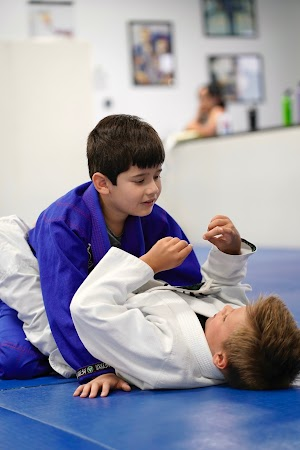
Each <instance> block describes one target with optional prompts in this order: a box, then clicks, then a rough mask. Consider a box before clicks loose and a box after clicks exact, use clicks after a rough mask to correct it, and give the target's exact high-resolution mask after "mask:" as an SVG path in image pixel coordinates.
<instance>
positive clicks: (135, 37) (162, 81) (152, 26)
mask: <svg viewBox="0 0 300 450" xmlns="http://www.w3.org/2000/svg"><path fill="white" fill-rule="evenodd" d="M129 35H130V50H131V63H132V81H133V84H134V85H136V86H153V85H155V86H170V85H173V84H174V81H175V60H174V49H173V30H172V24H171V23H170V22H157V21H155V22H149V21H147V22H142V21H134V22H129Z"/></svg>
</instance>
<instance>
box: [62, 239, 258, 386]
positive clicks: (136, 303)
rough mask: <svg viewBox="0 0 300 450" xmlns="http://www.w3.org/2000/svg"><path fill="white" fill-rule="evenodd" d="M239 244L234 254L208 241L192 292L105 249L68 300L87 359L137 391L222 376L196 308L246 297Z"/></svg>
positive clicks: (215, 307)
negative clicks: (98, 362)
mask: <svg viewBox="0 0 300 450" xmlns="http://www.w3.org/2000/svg"><path fill="white" fill-rule="evenodd" d="M242 246H243V249H242V254H241V255H228V254H225V253H222V252H220V251H219V250H218V249H217V248H215V247H213V249H212V250H211V252H210V254H209V256H208V259H207V261H206V262H205V264H204V265H203V266H202V273H203V276H204V279H205V283H204V285H203V286H202V287H201V288H200V289H199V290H198V291H197V294H196V295H197V298H196V297H193V296H190V295H189V294H188V293H184V292H189V291H187V290H186V289H177V288H174V287H171V286H164V284H163V283H159V282H157V281H155V280H153V275H154V274H153V271H152V269H151V268H150V267H149V266H148V265H147V264H146V263H144V262H143V261H142V260H140V259H139V258H136V257H134V256H132V255H130V254H128V253H125V252H124V251H122V250H120V249H118V248H111V249H110V250H109V251H108V253H107V254H106V255H105V256H104V258H103V259H102V260H101V261H100V262H99V263H98V264H97V266H96V267H95V269H94V270H93V271H92V273H91V274H90V275H89V276H88V278H87V279H86V280H85V281H84V282H83V284H82V285H81V286H80V288H79V289H78V290H77V292H76V294H75V296H74V297H73V300H72V302H71V314H72V318H73V321H74V324H75V328H76V330H77V332H78V335H79V337H80V339H81V340H82V342H83V343H84V345H85V347H86V348H87V350H88V351H89V352H90V353H91V354H92V355H93V356H94V357H96V358H99V359H101V360H103V361H105V362H106V363H107V364H109V365H111V366H112V367H114V368H115V369H116V373H117V374H118V375H120V376H121V377H122V378H124V379H125V380H127V381H128V382H129V383H132V384H134V385H136V386H137V387H139V388H140V389H166V388H169V389H170V388H176V389H180V388H182V389H184V388H196V387H204V386H211V385H215V384H219V383H222V382H224V377H223V375H222V373H221V371H220V370H219V369H217V368H216V367H215V365H214V364H213V360H212V354H211V352H210V349H209V346H208V343H207V340H206V338H205V334H204V331H203V329H202V326H201V324H200V322H199V320H198V318H197V316H196V314H195V312H197V313H198V314H201V315H203V316H206V317H211V316H213V315H214V314H216V313H217V312H218V311H220V310H221V309H223V307H224V306H225V305H226V304H230V305H232V306H233V307H240V306H245V305H247V304H248V303H249V302H248V299H247V297H246V293H245V292H246V291H247V290H249V289H250V286H249V285H246V284H241V280H242V279H243V278H244V276H245V273H246V262H247V259H248V257H249V255H250V254H251V253H252V251H251V249H250V247H248V245H246V244H242ZM133 292H134V293H133ZM193 293H194V295H195V291H193Z"/></svg>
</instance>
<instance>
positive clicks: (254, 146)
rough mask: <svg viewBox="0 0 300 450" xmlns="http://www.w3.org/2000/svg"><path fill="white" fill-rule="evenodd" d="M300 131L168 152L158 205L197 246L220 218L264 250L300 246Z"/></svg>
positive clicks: (192, 144)
mask: <svg viewBox="0 0 300 450" xmlns="http://www.w3.org/2000/svg"><path fill="white" fill-rule="evenodd" d="M299 196H300V127H299V126H293V127H288V128H273V129H267V130H262V131H258V132H252V133H241V134H237V135H229V136H224V137H217V138H209V139H190V140H186V141H181V142H178V143H177V144H175V145H174V146H173V148H170V149H168V151H167V156H166V162H165V166H164V171H163V192H162V194H161V197H160V199H159V201H158V204H160V205H161V206H162V207H164V208H166V209H167V211H168V212H169V213H170V214H171V215H172V216H173V217H174V218H175V219H176V220H177V221H178V222H179V223H180V225H181V226H182V228H183V229H184V231H185V232H186V233H187V235H188V237H189V238H190V240H191V242H192V243H194V244H203V243H204V242H203V240H202V234H203V232H204V231H205V230H206V227H207V224H208V222H209V221H210V219H211V218H212V217H213V216H214V215H216V214H224V215H227V216H229V217H230V218H231V219H232V220H233V221H234V223H235V224H236V226H237V227H238V229H239V231H240V233H241V235H242V236H243V237H245V238H246V239H248V240H250V241H252V242H254V243H256V244H257V245H259V246H264V247H281V248H282V247H297V248H300V233H299V228H300V201H299Z"/></svg>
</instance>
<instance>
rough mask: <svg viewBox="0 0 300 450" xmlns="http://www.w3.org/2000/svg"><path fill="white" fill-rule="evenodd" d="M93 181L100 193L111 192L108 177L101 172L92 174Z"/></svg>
mask: <svg viewBox="0 0 300 450" xmlns="http://www.w3.org/2000/svg"><path fill="white" fill-rule="evenodd" d="M92 181H93V184H94V186H95V189H96V191H98V192H99V194H102V195H106V194H109V186H108V184H109V180H108V178H107V177H106V176H105V175H103V174H102V173H100V172H96V173H94V175H93V176H92Z"/></svg>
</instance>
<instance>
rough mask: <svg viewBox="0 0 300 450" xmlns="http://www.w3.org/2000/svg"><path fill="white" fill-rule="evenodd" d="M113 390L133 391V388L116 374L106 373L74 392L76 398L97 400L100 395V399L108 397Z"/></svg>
mask: <svg viewBox="0 0 300 450" xmlns="http://www.w3.org/2000/svg"><path fill="white" fill-rule="evenodd" d="M111 389H122V390H123V391H131V387H130V386H129V384H128V383H127V382H126V381H124V380H122V378H119V377H118V376H117V375H116V374H114V373H105V374H103V375H99V377H96V378H94V380H92V381H90V382H89V383H86V384H81V385H80V386H78V388H77V389H76V391H75V392H74V394H73V396H74V397H78V396H80V397H82V398H85V397H89V398H95V397H97V395H98V393H99V392H101V393H100V397H107V396H108V394H109V391H110V390H111Z"/></svg>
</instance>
